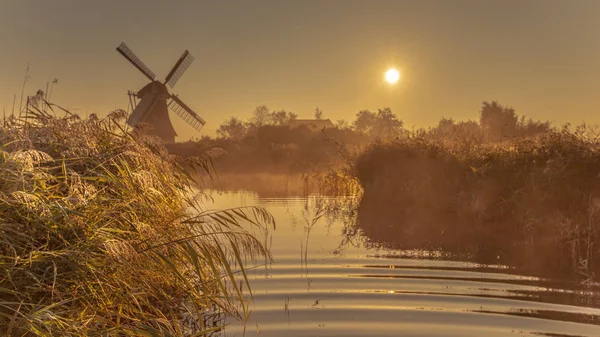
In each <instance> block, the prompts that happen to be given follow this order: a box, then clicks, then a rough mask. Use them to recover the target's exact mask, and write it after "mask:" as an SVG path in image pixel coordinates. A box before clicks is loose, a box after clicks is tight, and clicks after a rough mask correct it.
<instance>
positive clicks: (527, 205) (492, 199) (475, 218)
mask: <svg viewBox="0 0 600 337" xmlns="http://www.w3.org/2000/svg"><path fill="white" fill-rule="evenodd" d="M599 151H600V142H598V140H597V138H595V137H593V136H590V134H589V133H588V132H587V131H586V130H585V129H582V128H578V129H577V130H575V131H569V130H567V129H564V130H562V131H552V132H547V133H545V134H542V135H538V136H536V137H532V138H525V139H519V140H514V141H511V142H504V143H502V144H473V143H468V144H467V143H464V142H448V141H438V140H436V139H431V138H429V137H427V136H417V137H408V138H405V139H399V140H396V141H392V142H386V143H384V142H380V143H375V144H373V145H372V146H371V148H370V149H368V150H367V151H365V152H364V153H363V154H362V155H361V156H360V157H359V158H358V159H357V161H356V172H357V175H358V178H359V180H360V182H361V184H362V185H363V187H364V198H363V200H362V202H361V207H360V209H359V221H360V226H361V228H362V229H363V230H364V231H365V232H366V234H367V235H371V236H373V237H374V241H380V242H383V243H386V244H388V245H390V246H394V247H401V248H414V249H421V248H428V249H445V250H449V251H455V252H460V253H467V254H469V255H472V256H477V257H480V258H484V259H485V260H487V262H492V261H497V260H498V259H505V261H510V262H514V263H517V264H521V265H527V266H528V267H536V265H537V266H538V267H539V269H543V270H545V271H550V272H558V273H571V272H573V273H576V274H578V275H579V276H581V277H583V278H586V279H587V278H591V277H593V274H594V272H596V271H599V270H600V262H599V261H598V260H597V257H598V256H599V253H600V252H599V251H598V250H599V249H600V248H599V247H598V246H597V245H596V241H597V238H598V229H599V228H600V222H599V220H600V219H599V217H598V212H597V210H598V204H599V203H598V201H597V200H600V152H599Z"/></svg>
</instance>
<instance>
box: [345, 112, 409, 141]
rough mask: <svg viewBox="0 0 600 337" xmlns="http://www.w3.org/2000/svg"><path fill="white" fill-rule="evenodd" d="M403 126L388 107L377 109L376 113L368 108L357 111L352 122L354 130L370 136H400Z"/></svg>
mask: <svg viewBox="0 0 600 337" xmlns="http://www.w3.org/2000/svg"><path fill="white" fill-rule="evenodd" d="M403 126H404V123H403V122H402V121H401V120H399V119H398V117H397V116H396V115H395V114H394V113H393V112H392V110H391V109H390V108H384V109H379V110H377V113H374V112H371V111H369V110H362V111H359V112H358V113H357V114H356V120H355V121H354V123H353V127H354V130H356V131H358V132H361V133H364V134H367V135H369V136H371V137H381V138H390V137H398V136H400V135H401V133H402V127H403Z"/></svg>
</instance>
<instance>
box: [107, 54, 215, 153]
mask: <svg viewBox="0 0 600 337" xmlns="http://www.w3.org/2000/svg"><path fill="white" fill-rule="evenodd" d="M117 51H118V52H119V53H121V55H123V56H124V57H125V58H126V59H127V60H128V61H129V62H131V64H133V65H134V66H135V67H136V68H138V70H139V71H141V72H142V74H144V75H145V76H146V77H148V78H149V79H150V81H151V82H150V83H148V84H146V85H145V86H144V87H143V88H142V89H140V90H139V91H137V92H131V91H130V92H129V98H130V103H131V105H132V106H133V112H132V113H131V115H130V116H129V119H128V120H127V123H128V124H129V125H130V126H131V127H134V128H137V127H139V126H141V125H143V124H147V125H149V126H150V129H149V130H147V131H146V132H147V133H149V134H151V135H154V136H157V137H159V138H160V139H162V141H163V142H164V143H173V142H174V141H175V136H177V133H176V132H175V128H174V127H173V124H172V123H171V119H170V118H169V110H171V111H173V112H175V113H176V114H177V115H178V116H179V117H181V118H183V120H185V121H186V122H187V123H188V124H189V125H190V126H192V127H193V128H194V129H196V130H198V131H200V130H201V129H202V126H203V125H204V124H205V123H206V122H205V121H204V119H202V118H201V117H200V116H198V114H197V113H195V112H194V111H193V110H192V109H190V108H189V107H188V106H187V105H186V104H185V103H183V102H182V101H181V100H180V99H179V98H178V97H177V95H173V94H171V93H169V90H168V89H167V84H168V85H169V86H170V87H171V88H173V87H174V86H175V84H176V83H177V81H179V79H180V78H181V76H182V75H183V73H184V72H185V70H186V69H187V68H188V67H189V66H190V64H191V63H192V61H193V60H194V58H193V57H192V55H191V54H190V53H189V52H188V51H187V50H186V51H185V52H184V53H183V55H182V56H181V57H180V58H179V60H178V61H177V63H176V64H175V66H173V68H172V69H171V71H170V72H169V74H168V75H167V77H166V78H165V81H164V82H160V81H157V80H155V78H156V75H155V74H154V72H152V71H151V70H150V69H149V68H148V67H147V66H146V65H145V64H144V63H142V61H141V60H140V59H139V58H138V57H137V56H135V54H134V53H133V52H132V51H131V50H130V49H129V48H128V47H127V46H126V45H125V44H124V43H121V45H120V46H119V47H117ZM138 100H139V102H138Z"/></svg>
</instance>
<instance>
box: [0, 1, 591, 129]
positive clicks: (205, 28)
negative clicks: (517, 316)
mask: <svg viewBox="0 0 600 337" xmlns="http://www.w3.org/2000/svg"><path fill="white" fill-rule="evenodd" d="M123 41H124V42H126V43H127V44H128V46H129V47H130V48H131V49H132V50H133V51H134V52H135V53H136V55H137V56H138V57H139V58H141V59H142V61H144V63H146V65H147V66H148V67H149V68H150V69H152V70H153V71H154V72H155V73H156V74H157V75H158V78H159V79H162V78H164V76H166V74H167V73H168V71H169V70H170V67H171V66H172V65H173V64H174V63H175V61H176V60H177V59H178V58H179V56H180V55H181V53H182V52H183V51H184V50H185V49H188V50H189V51H190V52H191V53H192V55H194V57H195V61H194V63H193V64H192V65H191V67H190V68H189V69H188V71H187V72H186V73H185V75H184V76H183V77H182V78H181V80H180V81H179V83H178V84H177V86H176V87H175V89H174V90H173V92H174V93H176V94H178V95H179V97H180V98H181V99H182V100H183V101H184V102H186V103H187V104H188V105H189V106H191V107H192V108H193V109H194V110H196V111H197V112H198V113H199V114H200V115H201V116H202V117H204V118H205V119H206V120H207V122H208V123H207V125H206V127H205V129H204V130H203V132H202V133H201V134H209V135H213V134H214V130H215V129H216V128H217V127H218V125H219V124H220V123H221V122H222V121H223V120H225V119H226V118H228V117H230V116H238V117H240V118H244V119H245V118H247V117H249V116H250V114H251V112H252V110H253V109H254V108H255V107H256V106H257V105H260V104H266V105H267V106H269V107H270V108H271V109H286V110H290V111H293V112H295V113H297V114H299V116H300V117H301V118H311V117H312V113H313V111H314V108H315V107H316V106H319V107H320V108H321V109H322V110H323V112H324V114H325V117H327V118H331V119H332V120H334V121H335V120H338V119H347V120H352V119H353V118H354V115H355V114H356V112H358V111H359V110H362V109H371V110H376V109H377V108H381V107H385V106H390V107H391V108H392V110H393V111H394V112H395V113H396V114H397V115H398V116H399V118H401V119H403V120H404V121H405V125H406V126H407V127H412V126H413V125H414V126H428V125H431V124H434V123H436V122H437V120H439V119H440V118H441V117H442V116H446V117H454V118H456V119H469V118H472V119H474V118H477V113H478V109H479V107H480V105H481V102H482V101H483V100H499V101H500V102H501V103H502V104H507V105H511V106H513V107H515V108H516V110H517V113H519V114H525V115H528V116H531V117H533V118H534V119H543V120H550V121H553V122H554V123H556V124H562V123H564V122H567V121H570V122H573V123H581V122H582V121H586V122H588V123H594V124H595V123H600V113H599V111H598V108H597V106H598V103H599V102H600V1H598V0H569V1H562V0H537V1H532V0H497V1H492V0H469V1H467V0H460V1H459V0H438V1H430V0H419V1H417V0H412V1H401V0H389V1H383V0H369V1H367V0H319V1H317V0H252V1H249V0H246V1H242V0H240V1H232V0H222V1H150V0H147V1H143V0H138V1H120V0H104V1H77V0H57V1H45V0H35V1H34V0H0V75H1V77H0V109H5V110H6V111H7V112H10V111H11V109H12V102H13V97H14V95H15V94H16V96H17V105H18V100H19V96H20V93H21V86H22V83H23V76H24V72H25V68H26V67H27V64H28V63H30V76H31V78H30V80H29V81H28V82H27V85H26V94H28V93H29V94H33V93H34V92H35V91H36V90H37V89H45V87H46V82H48V81H51V80H52V79H53V78H58V80H59V83H58V84H57V85H56V86H55V87H54V90H53V94H52V101H54V102H55V103H57V104H60V105H63V106H65V107H67V108H69V109H72V110H74V111H76V112H79V113H80V114H83V115H85V114H88V113H92V112H96V113H99V114H105V113H106V112H108V111H110V110H112V109H114V108H124V109H126V108H127V102H128V100H127V96H126V93H127V90H129V89H131V90H139V89H140V88H141V87H142V86H143V85H145V84H146V82H147V79H146V78H145V77H144V76H143V75H141V74H140V73H139V72H138V71H137V70H136V69H135V68H133V67H132V66H131V65H130V64H129V63H128V62H127V61H126V60H125V59H124V58H123V57H122V56H121V55H120V54H118V53H117V52H116V51H115V48H116V47H117V46H118V45H119V44H120V43H121V42H123ZM389 67H396V68H398V69H399V70H400V72H401V73H402V79H401V81H400V82H399V83H398V84H396V85H395V86H390V85H389V84H388V83H386V82H385V81H384V73H385V71H386V70H387V69H388V68H389ZM173 119H174V125H175V128H176V129H177V131H178V133H179V134H180V136H181V138H180V139H189V138H190V137H195V136H198V135H199V134H198V133H195V131H194V130H193V129H191V128H189V127H187V126H186V125H185V124H184V123H183V122H182V121H180V120H178V118H177V117H176V116H174V118H173Z"/></svg>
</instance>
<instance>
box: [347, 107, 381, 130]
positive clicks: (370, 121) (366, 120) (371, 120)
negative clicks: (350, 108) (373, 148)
mask: <svg viewBox="0 0 600 337" xmlns="http://www.w3.org/2000/svg"><path fill="white" fill-rule="evenodd" d="M376 120H377V115H376V114H375V113H374V112H371V111H369V110H362V111H359V112H358V113H357V114H356V120H354V122H353V123H352V126H353V127H354V130H356V131H358V132H361V133H365V134H370V133H371V129H372V128H373V127H374V126H375V121H376Z"/></svg>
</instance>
